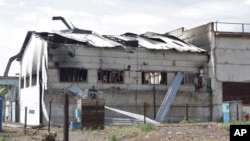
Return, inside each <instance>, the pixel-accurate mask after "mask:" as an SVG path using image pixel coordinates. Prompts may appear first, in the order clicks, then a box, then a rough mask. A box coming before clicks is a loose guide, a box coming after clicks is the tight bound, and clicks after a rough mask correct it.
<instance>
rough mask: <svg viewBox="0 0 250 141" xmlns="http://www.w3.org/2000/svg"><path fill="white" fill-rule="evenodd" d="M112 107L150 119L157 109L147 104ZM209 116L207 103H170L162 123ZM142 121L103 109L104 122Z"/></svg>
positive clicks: (198, 120)
mask: <svg viewBox="0 0 250 141" xmlns="http://www.w3.org/2000/svg"><path fill="white" fill-rule="evenodd" d="M159 107H160V105H157V106H156V110H158V109H159ZM113 108H116V109H120V110H124V111H128V112H131V113H136V114H140V115H143V116H145V117H148V118H150V119H155V117H156V115H155V113H157V111H156V112H155V111H154V107H153V106H150V105H147V104H144V105H141V106H117V107H113ZM211 116H212V115H211V106H209V105H198V104H180V105H171V106H170V109H169V112H168V113H167V116H166V118H165V119H164V123H178V122H181V121H194V122H207V121H211ZM143 122H144V121H141V120H137V119H135V118H132V117H129V116H126V115H122V114H119V113H116V112H112V111H109V110H107V109H106V110H105V124H134V123H143Z"/></svg>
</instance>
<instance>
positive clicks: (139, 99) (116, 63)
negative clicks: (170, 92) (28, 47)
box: [46, 45, 209, 121]
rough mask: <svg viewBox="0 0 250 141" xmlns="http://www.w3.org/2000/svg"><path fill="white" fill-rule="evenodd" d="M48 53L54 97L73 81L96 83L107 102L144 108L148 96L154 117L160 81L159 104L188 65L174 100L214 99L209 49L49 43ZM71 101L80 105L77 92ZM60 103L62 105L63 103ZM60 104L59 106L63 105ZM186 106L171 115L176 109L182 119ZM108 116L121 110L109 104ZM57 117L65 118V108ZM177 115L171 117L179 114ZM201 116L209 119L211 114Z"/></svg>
mask: <svg viewBox="0 0 250 141" xmlns="http://www.w3.org/2000/svg"><path fill="white" fill-rule="evenodd" d="M48 56H49V57H48V58H49V62H48V78H49V79H48V91H47V92H46V96H47V98H48V99H51V98H53V97H58V96H56V94H55V93H58V92H59V91H61V90H62V89H67V88H68V87H70V86H71V85H77V86H78V87H80V88H82V89H84V91H85V92H87V91H88V90H89V89H91V88H92V87H93V86H95V88H96V89H97V90H99V91H102V93H103V96H104V98H105V101H106V102H105V103H106V105H107V106H111V107H116V108H120V109H124V110H126V111H130V112H135V113H139V114H143V104H144V102H146V103H148V106H149V108H148V110H147V111H148V113H147V115H148V116H149V117H151V118H153V117H154V111H153V109H154V108H153V99H152V97H153V89H154V87H155V93H156V99H155V101H156V106H157V109H158V107H159V106H160V104H161V102H162V100H163V98H164V96H165V94H166V92H167V89H168V87H169V85H170V84H171V81H172V79H173V78H174V76H175V73H176V72H177V71H183V72H184V73H185V78H184V80H183V83H182V85H181V87H180V91H179V94H178V95H177V97H176V100H175V102H174V103H175V104H176V105H178V104H183V101H186V103H185V104H194V105H199V102H197V101H196V100H197V98H198V99H205V100H204V101H203V102H202V103H200V104H203V105H209V102H208V99H209V97H208V93H207V87H206V85H207V67H206V63H207V55H206V53H191V52H178V51H175V50H149V49H145V48H122V47H120V48H119V47H116V48H98V47H89V46H77V45H60V46H58V47H57V48H51V47H49V51H48ZM201 67H202V68H203V72H202V73H203V84H202V85H203V87H200V88H198V89H197V88H196V85H197V82H196V81H195V79H196V76H197V75H198V74H199V73H200V68H201ZM65 73H66V74H65ZM62 77H63V79H62ZM59 97H60V96H59ZM178 97H179V98H178ZM53 99H55V98H53ZM185 99H189V100H185ZM193 99H195V100H193ZM75 100H76V99H75ZM59 103H61V102H59ZM59 103H58V104H59ZM71 104H72V107H71V108H70V109H71V110H72V111H74V107H75V106H76V105H74V97H72V103H71ZM75 104H76V103H75ZM47 105H48V101H47ZM54 106H55V105H54ZM57 108H59V109H60V106H57ZM61 108H62V107H61ZM199 108H200V109H202V107H197V110H194V113H195V114H197V115H199V114H200V116H201V117H202V116H203V115H201V114H203V113H202V112H199V111H202V110H198V109H199ZM59 109H58V110H57V111H62V110H59ZM207 109H208V108H207ZM184 111H185V110H184ZM184 111H183V112H184ZM183 112H181V113H179V112H176V110H171V112H170V115H171V113H172V115H173V117H174V116H175V117H176V116H179V118H178V119H176V120H181V119H182V118H183V117H184V115H183ZM208 113H209V112H208ZM72 115H74V114H73V113H72ZM106 116H109V117H117V116H118V115H117V114H116V113H113V112H110V111H108V110H106ZM206 116H207V115H205V116H204V117H206ZM54 117H55V118H59V117H60V114H58V115H57V116H54ZM173 117H169V118H168V119H167V120H174V118H173ZM72 118H73V117H72ZM201 120H204V121H207V118H203V119H201Z"/></svg>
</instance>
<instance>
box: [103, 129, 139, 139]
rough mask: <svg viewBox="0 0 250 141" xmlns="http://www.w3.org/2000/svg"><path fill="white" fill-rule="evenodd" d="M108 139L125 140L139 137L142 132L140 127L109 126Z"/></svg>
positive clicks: (107, 130)
mask: <svg viewBox="0 0 250 141" xmlns="http://www.w3.org/2000/svg"><path fill="white" fill-rule="evenodd" d="M105 130H106V133H107V139H108V140H109V141H118V140H121V139H124V138H131V137H134V136H137V135H138V134H140V133H141V132H142V131H141V130H140V128H138V126H135V125H132V126H126V125H125V126H109V127H107V128H106V129H105Z"/></svg>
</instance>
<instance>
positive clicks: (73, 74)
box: [60, 67, 88, 82]
mask: <svg viewBox="0 0 250 141" xmlns="http://www.w3.org/2000/svg"><path fill="white" fill-rule="evenodd" d="M87 80H88V70H87V69H84V68H73V67H63V68H60V82H87Z"/></svg>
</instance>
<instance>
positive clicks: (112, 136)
mask: <svg viewBox="0 0 250 141" xmlns="http://www.w3.org/2000/svg"><path fill="white" fill-rule="evenodd" d="M108 140H109V141H118V140H119V138H118V136H117V134H116V133H115V132H113V131H112V132H110V133H109V135H108Z"/></svg>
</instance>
